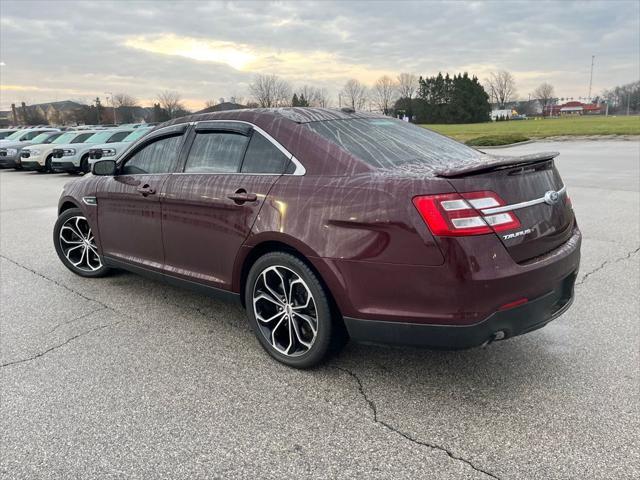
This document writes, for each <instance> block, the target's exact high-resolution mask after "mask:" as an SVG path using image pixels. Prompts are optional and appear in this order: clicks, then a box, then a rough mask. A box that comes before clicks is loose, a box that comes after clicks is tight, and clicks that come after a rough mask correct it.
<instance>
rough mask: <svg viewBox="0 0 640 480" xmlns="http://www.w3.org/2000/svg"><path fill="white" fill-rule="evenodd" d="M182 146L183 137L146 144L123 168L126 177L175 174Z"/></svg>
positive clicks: (178, 136)
mask: <svg viewBox="0 0 640 480" xmlns="http://www.w3.org/2000/svg"><path fill="white" fill-rule="evenodd" d="M181 145H182V135H176V136H173V137H164V138H160V139H158V140H155V141H154V142H152V143H148V144H146V145H145V146H144V147H142V149H140V150H138V151H137V152H136V153H134V154H133V156H131V157H129V159H128V160H127V161H126V163H125V164H124V167H122V172H121V173H122V174H124V175H140V174H153V173H170V172H173V170H174V168H175V164H176V162H177V160H178V154H179V153H180V146H181Z"/></svg>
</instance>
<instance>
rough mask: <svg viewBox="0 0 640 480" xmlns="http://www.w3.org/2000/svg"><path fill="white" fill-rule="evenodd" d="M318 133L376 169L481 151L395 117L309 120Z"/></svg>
mask: <svg viewBox="0 0 640 480" xmlns="http://www.w3.org/2000/svg"><path fill="white" fill-rule="evenodd" d="M306 125H308V127H309V128H310V129H311V130H313V131H314V132H315V133H317V134H319V135H321V136H322V137H324V138H326V139H327V140H329V141H331V142H333V143H335V144H337V145H339V146H340V147H342V148H343V149H344V150H346V151H347V152H349V153H351V154H352V155H354V156H356V157H358V158H360V159H361V160H363V161H365V162H366V163H368V164H369V165H372V166H373V167H377V168H383V169H387V168H394V167H399V166H403V165H405V164H407V165H408V164H415V163H420V164H425V165H430V166H433V167H436V166H446V165H449V164H451V163H456V164H458V163H466V161H470V160H473V161H475V160H477V159H478V156H479V155H481V153H480V152H478V151H477V150H474V149H473V148H470V147H467V146H466V145H463V144H461V143H458V142H456V141H454V140H451V139H450V138H447V137H444V136H442V135H439V134H437V133H435V132H432V131H431V130H427V129H425V128H422V127H418V126H416V125H413V124H411V123H408V122H403V121H402V120H396V119H393V118H388V119H387V118H354V119H349V120H327V121H321V122H309V123H307V124H306Z"/></svg>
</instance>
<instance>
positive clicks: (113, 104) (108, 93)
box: [104, 92, 118, 125]
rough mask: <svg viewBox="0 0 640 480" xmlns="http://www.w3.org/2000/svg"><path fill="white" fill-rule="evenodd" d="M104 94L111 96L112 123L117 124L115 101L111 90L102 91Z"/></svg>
mask: <svg viewBox="0 0 640 480" xmlns="http://www.w3.org/2000/svg"><path fill="white" fill-rule="evenodd" d="M104 94H105V95H110V96H111V106H112V107H113V123H114V124H116V125H118V119H117V118H116V102H115V100H114V99H113V92H104Z"/></svg>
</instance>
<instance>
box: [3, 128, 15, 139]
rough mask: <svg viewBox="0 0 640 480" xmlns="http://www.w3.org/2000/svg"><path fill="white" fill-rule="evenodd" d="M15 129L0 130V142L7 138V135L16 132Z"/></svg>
mask: <svg viewBox="0 0 640 480" xmlns="http://www.w3.org/2000/svg"><path fill="white" fill-rule="evenodd" d="M17 131H18V130H17V129H15V128H2V129H0V140H2V139H5V138H7V137H8V136H9V135H11V134H13V133H15V132H17Z"/></svg>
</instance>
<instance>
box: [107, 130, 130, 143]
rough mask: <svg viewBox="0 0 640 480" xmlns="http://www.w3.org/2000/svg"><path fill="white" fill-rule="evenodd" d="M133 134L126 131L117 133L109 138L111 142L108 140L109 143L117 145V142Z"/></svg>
mask: <svg viewBox="0 0 640 480" xmlns="http://www.w3.org/2000/svg"><path fill="white" fill-rule="evenodd" d="M130 133H131V132H130V131H129V130H125V131H123V132H116V133H114V134H113V135H111V137H110V138H109V140H107V143H115V142H121V141H122V139H123V138H125V137H126V136H127V135H129V134H130Z"/></svg>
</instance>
